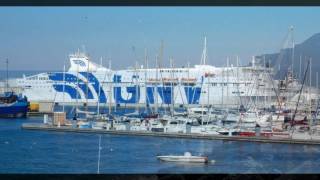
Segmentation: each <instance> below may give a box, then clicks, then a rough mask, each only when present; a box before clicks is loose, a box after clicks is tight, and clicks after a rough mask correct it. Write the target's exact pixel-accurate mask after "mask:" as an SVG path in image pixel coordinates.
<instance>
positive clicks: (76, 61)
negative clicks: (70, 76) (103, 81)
mask: <svg viewBox="0 0 320 180" xmlns="http://www.w3.org/2000/svg"><path fill="white" fill-rule="evenodd" d="M69 58H70V65H71V66H70V68H69V71H76V72H97V71H110V70H109V69H107V68H105V67H103V66H102V65H99V64H97V63H95V62H93V61H91V60H90V58H89V57H88V56H87V55H86V54H85V53H81V52H77V53H75V54H71V55H70V56H69Z"/></svg>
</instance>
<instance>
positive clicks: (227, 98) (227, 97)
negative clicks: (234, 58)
mask: <svg viewBox="0 0 320 180" xmlns="http://www.w3.org/2000/svg"><path fill="white" fill-rule="evenodd" d="M226 102H227V103H228V102H229V57H227V96H226ZM227 103H226V106H227V107H228V105H227Z"/></svg>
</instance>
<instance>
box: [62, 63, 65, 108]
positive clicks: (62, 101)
mask: <svg viewBox="0 0 320 180" xmlns="http://www.w3.org/2000/svg"><path fill="white" fill-rule="evenodd" d="M65 74H66V65H65V64H64V63H63V90H62V91H63V94H62V102H63V103H62V111H63V112H64V93H65V86H66V75H65Z"/></svg>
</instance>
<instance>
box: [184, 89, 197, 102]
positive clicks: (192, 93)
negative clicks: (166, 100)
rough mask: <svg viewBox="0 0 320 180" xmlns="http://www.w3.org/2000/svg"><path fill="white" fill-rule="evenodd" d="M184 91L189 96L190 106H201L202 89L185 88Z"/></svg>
mask: <svg viewBox="0 0 320 180" xmlns="http://www.w3.org/2000/svg"><path fill="white" fill-rule="evenodd" d="M184 91H185V93H186V96H187V101H188V104H199V99H200V94H201V88H200V87H192V86H186V87H184Z"/></svg>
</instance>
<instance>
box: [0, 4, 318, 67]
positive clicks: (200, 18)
mask: <svg viewBox="0 0 320 180" xmlns="http://www.w3.org/2000/svg"><path fill="white" fill-rule="evenodd" d="M319 17H320V7H0V40H1V43H0V70H5V59H7V58H8V59H9V69H10V70H62V69H63V64H64V63H65V64H66V66H67V67H68V66H69V60H68V55H69V54H71V53H73V52H76V51H77V50H78V49H80V50H83V51H85V52H86V53H88V54H89V55H90V57H91V59H92V60H93V61H95V62H97V63H100V59H102V64H103V65H105V66H107V65H108V61H111V64H112V68H113V69H124V68H127V67H129V66H134V64H135V61H138V63H139V64H142V63H143V62H144V52H145V49H146V51H147V57H148V61H149V66H150V67H152V66H153V65H154V62H155V59H156V56H157V55H159V53H160V46H161V41H163V64H164V65H165V66H169V59H170V58H172V59H173V62H174V66H175V67H181V66H186V65H187V62H190V64H191V65H193V64H199V63H200V59H201V53H202V49H203V39H204V37H205V36H206V37H207V52H208V61H207V62H208V64H210V65H214V66H223V65H226V59H227V58H229V59H230V63H231V64H235V62H236V60H235V59H236V56H239V57H240V63H241V64H246V63H248V62H249V61H251V57H252V56H254V55H259V54H263V53H275V52H278V51H279V50H280V48H281V47H282V46H283V44H282V43H283V41H284V38H285V37H286V35H287V33H288V28H289V27H290V26H293V27H294V40H295V42H296V43H301V42H303V41H304V40H306V39H307V38H309V37H310V36H312V35H313V34H315V33H319V32H320V23H319V20H318V18H319ZM1 64H3V65H1Z"/></svg>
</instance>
